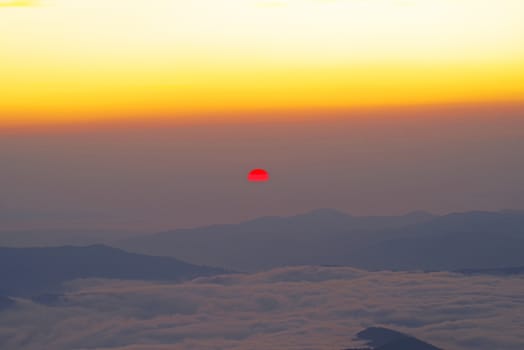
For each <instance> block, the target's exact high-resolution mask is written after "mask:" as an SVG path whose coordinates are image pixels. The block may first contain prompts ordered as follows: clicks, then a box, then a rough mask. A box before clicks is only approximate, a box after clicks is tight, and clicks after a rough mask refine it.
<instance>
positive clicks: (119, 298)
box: [0, 267, 524, 350]
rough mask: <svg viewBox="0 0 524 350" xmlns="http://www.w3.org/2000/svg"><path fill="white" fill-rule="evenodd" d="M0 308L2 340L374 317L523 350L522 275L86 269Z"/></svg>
mask: <svg viewBox="0 0 524 350" xmlns="http://www.w3.org/2000/svg"><path fill="white" fill-rule="evenodd" d="M69 287H70V288H71V291H70V292H69V293H68V295H67V297H66V298H65V299H64V300H63V301H62V302H61V303H60V304H59V305H58V306H56V307H45V306H41V305H36V304H34V303H31V302H28V301H22V302H20V303H19V306H18V307H17V308H15V309H13V310H11V311H7V312H4V313H2V314H0V345H1V348H2V349H6V350H9V349H29V350H32V349H42V348H48V349H57V350H60V349H64V350H65V349H67V350H70V349H95V348H96V349H119V350H124V349H125V350H139V349H140V350H141V349H144V350H145V349H148V350H150V349H153V350H155V349H181V350H186V349H199V350H200V349H201V350H207V349H209V350H211V349H212V350H217V349H228V350H230V349H232V350H241V349H242V350H244V349H250V350H259V349H264V350H266V349H282V350H291V349H296V350H298V349H300V350H305V349H311V350H323V349H333V350H341V349H343V348H345V347H348V346H351V345H354V344H352V337H353V335H354V334H355V333H356V332H358V331H359V330H361V329H362V328H364V327H367V326H371V325H383V326H386V327H390V328H393V329H397V330H400V331H405V332H407V333H410V334H413V335H415V336H417V337H420V338H421V339H423V340H425V341H428V342H430V343H433V344H435V345H437V346H440V347H442V348H444V349H448V350H466V349H473V348H474V349H476V350H477V349H478V350H484V349H485V350H488V349H489V350H492V349H494V348H495V349H505V350H517V349H519V350H521V349H522V346H523V344H524V334H522V329H524V297H523V295H524V293H523V292H524V278H522V277H512V278H502V277H490V276H475V277H463V276H461V275H456V274H450V273H432V274H423V273H399V272H377V273H368V272H364V271H360V270H355V269H352V268H324V267H294V268H282V269H276V270H272V271H267V272H262V273H258V274H253V275H241V274H239V275H232V276H221V277H209V278H200V279H197V280H195V281H193V282H187V283H182V284H165V283H162V284H161V283H146V282H127V281H100V280H83V281H76V282H74V283H71V284H70V286H69Z"/></svg>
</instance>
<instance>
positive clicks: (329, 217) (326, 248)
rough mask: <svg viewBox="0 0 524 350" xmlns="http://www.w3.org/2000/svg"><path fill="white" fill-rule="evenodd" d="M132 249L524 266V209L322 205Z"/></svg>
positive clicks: (217, 262) (301, 260) (295, 260)
mask: <svg viewBox="0 0 524 350" xmlns="http://www.w3.org/2000/svg"><path fill="white" fill-rule="evenodd" d="M115 245H116V246H118V247H121V248H123V249H126V250H130V251H135V252H140V253H146V254H151V255H168V256H176V257H179V258H181V259H183V260H185V261H190V262H192V263H198V264H205V265H211V266H221V267H226V268H230V269H236V270H245V271H255V270H261V269H269V268H274V267H280V266H288V265H346V266H353V267H359V268H364V269H369V270H382V269H388V270H460V269H471V268H474V269H478V268H497V267H505V266H521V265H524V254H522V252H523V251H524V212H522V211H502V212H481V211H476V212H466V213H454V214H449V215H444V216H433V215H431V214H428V213H424V212H414V213H410V214H407V215H402V216H382V217H381V216H378V217H374V216H369V217H356V216H351V215H348V214H345V213H343V212H340V211H336V210H333V209H320V210H316V211H313V212H310V213H307V214H302V215H296V216H291V217H264V218H260V219H256V220H252V221H248V222H244V223H240V224H237V225H216V226H209V227H203V228H195V229H183V230H176V231H170V232H162V233H158V234H153V235H144V236H138V237H134V238H130V239H125V240H121V241H119V242H118V243H116V244H115Z"/></svg>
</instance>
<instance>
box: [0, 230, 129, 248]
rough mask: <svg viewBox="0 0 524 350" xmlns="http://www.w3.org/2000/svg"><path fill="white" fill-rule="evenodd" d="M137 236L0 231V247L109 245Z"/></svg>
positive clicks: (108, 232)
mask: <svg viewBox="0 0 524 350" xmlns="http://www.w3.org/2000/svg"><path fill="white" fill-rule="evenodd" d="M135 235H138V233H136V232H132V231H123V230H109V229H108V230H80V229H69V230H67V229H32V230H6V229H3V230H0V247H13V248H14V247H18V248H26V247H59V246H65V245H75V246H87V245H93V244H106V245H107V244H109V243H111V242H115V241H117V240H120V239H124V238H129V237H132V236H135Z"/></svg>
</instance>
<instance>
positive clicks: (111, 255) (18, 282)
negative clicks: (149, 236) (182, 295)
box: [0, 245, 226, 309]
mask: <svg viewBox="0 0 524 350" xmlns="http://www.w3.org/2000/svg"><path fill="white" fill-rule="evenodd" d="M225 272H226V271H224V270H222V269H218V268H211V267H205V266H197V265H192V264H188V263H185V262H182V261H180V260H177V259H175V258H171V257H158V256H147V255H140V254H134V253H128V252H125V251H122V250H119V249H115V248H111V247H107V246H103V245H94V246H88V247H72V246H66V247H55V248H0V281H1V284H0V295H4V296H5V295H7V296H34V295H37V294H39V293H49V292H55V291H58V290H60V288H61V284H62V283H63V282H66V281H70V280H74V279H80V278H107V279H122V280H145V281H177V282H178V281H185V280H189V279H192V278H195V277H200V276H211V275H216V274H222V273H225ZM9 305H10V299H6V298H5V297H4V298H3V299H0V309H1V308H3V307H7V306H9Z"/></svg>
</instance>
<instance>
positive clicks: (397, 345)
mask: <svg viewBox="0 0 524 350" xmlns="http://www.w3.org/2000/svg"><path fill="white" fill-rule="evenodd" d="M357 339H359V340H364V341H366V342H367V343H368V346H370V348H363V349H362V348H360V349H357V348H349V349H346V350H441V349H439V348H437V347H435V346H433V345H431V344H428V343H426V342H423V341H421V340H418V339H416V338H414V337H412V336H409V335H407V334H404V333H400V332H397V331H394V330H391V329H387V328H381V327H370V328H367V329H365V330H363V331H361V332H359V333H358V334H357Z"/></svg>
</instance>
